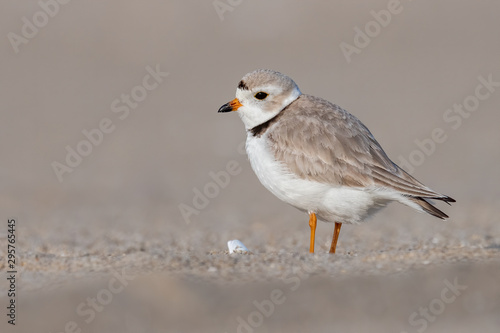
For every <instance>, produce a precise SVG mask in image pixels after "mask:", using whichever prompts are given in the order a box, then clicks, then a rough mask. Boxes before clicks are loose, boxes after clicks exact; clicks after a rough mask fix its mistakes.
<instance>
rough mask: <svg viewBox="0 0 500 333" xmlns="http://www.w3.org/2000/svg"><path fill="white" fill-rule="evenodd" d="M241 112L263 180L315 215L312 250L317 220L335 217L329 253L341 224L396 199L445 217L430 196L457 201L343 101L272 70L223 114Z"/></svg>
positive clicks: (246, 86)
mask: <svg viewBox="0 0 500 333" xmlns="http://www.w3.org/2000/svg"><path fill="white" fill-rule="evenodd" d="M229 111H238V114H239V115H240V117H241V120H242V121H243V123H244V125H245V128H246V130H247V141H246V151H247V154H248V158H249V160H250V164H251V165H252V168H253V170H254V172H255V174H256V175H257V177H258V178H259V180H260V182H261V183H262V184H263V185H264V186H265V187H266V188H267V189H268V190H269V191H271V192H272V193H273V194H274V195H275V196H277V197H278V198H280V199H281V200H283V201H284V202H286V203H288V204H290V205H292V206H294V207H296V208H298V209H300V210H302V211H304V212H307V213H308V214H309V226H310V228H311V241H310V248H309V251H310V252H314V238H315V231H316V222H317V218H319V219H320V220H323V221H325V222H335V229H334V233H333V239H332V244H331V247H330V253H335V249H336V246H337V240H338V236H339V233H340V228H341V226H342V223H354V224H357V223H360V222H362V221H363V220H364V219H365V218H367V217H369V216H370V215H372V214H374V213H375V212H377V211H378V210H380V209H381V208H383V207H384V206H386V205H387V204H388V203H389V202H392V201H398V202H400V203H402V204H404V205H407V206H410V207H412V208H414V209H416V210H419V211H423V212H426V213H429V214H431V215H433V216H436V217H439V218H441V219H445V218H447V217H448V216H447V215H446V214H445V213H443V212H442V211H440V210H439V209H437V208H436V207H434V206H433V204H432V203H431V201H429V199H435V200H442V201H444V202H446V203H450V202H455V200H454V199H452V198H450V197H449V196H446V195H443V194H439V193H437V192H434V191H433V190H431V189H430V188H428V187H427V186H425V185H424V184H422V183H420V182H419V181H418V180H416V179H415V178H413V177H412V176H410V175H409V174H408V173H406V172H405V171H404V170H403V169H401V168H400V167H398V166H397V165H396V164H395V163H394V162H392V161H391V160H390V159H389V157H388V156H387V155H386V153H385V152H384V150H383V149H382V147H381V146H380V144H379V143H378V142H377V140H375V138H374V137H373V135H372V134H371V133H370V131H369V130H368V128H367V127H366V126H365V125H363V123H362V122H361V121H360V120H359V119H358V118H356V117H355V116H353V115H352V114H350V113H349V112H347V111H346V110H344V109H342V108H340V107H339V106H337V105H335V104H332V103H330V102H328V101H326V100H324V99H322V98H319V97H314V96H311V95H304V94H302V93H301V92H300V90H299V87H298V86H297V85H296V84H295V82H294V81H293V80H292V79H291V78H289V77H288V76H286V75H283V74H281V73H279V72H275V71H272V70H256V71H254V72H251V73H248V74H246V75H245V76H244V77H243V79H242V80H241V81H240V82H239V84H238V87H237V89H236V98H235V99H234V100H232V101H231V102H229V103H227V104H224V105H223V106H222V107H221V108H220V109H219V112H229Z"/></svg>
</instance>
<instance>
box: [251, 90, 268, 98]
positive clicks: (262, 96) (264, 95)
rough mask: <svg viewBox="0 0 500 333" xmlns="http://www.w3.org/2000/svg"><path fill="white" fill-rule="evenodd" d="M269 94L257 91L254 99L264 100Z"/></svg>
mask: <svg viewBox="0 0 500 333" xmlns="http://www.w3.org/2000/svg"><path fill="white" fill-rule="evenodd" d="M268 95H269V94H268V93H265V92H263V91H259V92H258V93H256V94H255V96H254V97H255V98H257V99H265V98H266V97H267V96H268Z"/></svg>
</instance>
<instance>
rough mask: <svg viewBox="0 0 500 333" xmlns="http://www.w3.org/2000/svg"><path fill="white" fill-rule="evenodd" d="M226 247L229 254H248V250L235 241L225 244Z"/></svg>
mask: <svg viewBox="0 0 500 333" xmlns="http://www.w3.org/2000/svg"><path fill="white" fill-rule="evenodd" d="M227 247H228V248H229V253H240V254H242V253H250V250H249V249H247V248H246V246H245V245H243V243H242V242H240V241H239V240H237V239H233V240H230V241H229V242H227Z"/></svg>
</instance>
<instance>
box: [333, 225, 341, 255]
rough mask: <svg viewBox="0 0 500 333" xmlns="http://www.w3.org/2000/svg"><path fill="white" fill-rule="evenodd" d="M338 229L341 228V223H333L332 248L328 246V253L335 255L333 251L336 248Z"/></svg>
mask: <svg viewBox="0 0 500 333" xmlns="http://www.w3.org/2000/svg"><path fill="white" fill-rule="evenodd" d="M340 227H342V223H337V222H335V229H334V230H333V239H332V246H330V253H335V249H336V248H337V241H338V240H339V234H340Z"/></svg>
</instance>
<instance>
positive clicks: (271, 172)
mask: <svg viewBox="0 0 500 333" xmlns="http://www.w3.org/2000/svg"><path fill="white" fill-rule="evenodd" d="M246 150H247V154H248V158H249V160H250V164H251V165H252V169H253V170H254V172H255V174H256V175H257V177H258V178H259V180H260V182H261V183H262V185H264V186H265V187H266V188H267V189H268V190H269V191H271V192H272V193H273V194H274V195H275V196H277V197H278V198H280V199H281V200H283V201H284V202H286V203H288V204H290V205H292V206H294V207H296V208H298V209H300V210H303V211H306V212H314V213H316V214H317V215H318V217H319V218H320V219H321V220H323V221H326V222H341V223H359V222H362V220H364V219H365V218H366V217H368V216H369V215H371V214H373V213H374V212H376V211H378V210H379V209H380V208H382V207H384V206H385V205H386V204H387V202H388V201H389V200H395V199H396V198H392V194H390V193H385V192H379V191H377V190H375V189H374V190H370V189H361V188H352V187H346V186H332V185H329V184H322V183H318V182H315V181H310V180H306V179H301V178H299V177H297V176H296V175H295V174H293V173H292V172H291V171H290V170H289V169H288V168H287V167H286V166H285V165H283V163H281V162H279V161H277V160H276V159H275V157H274V155H273V153H272V152H271V150H270V149H269V146H268V139H267V135H266V133H264V135H262V136H261V137H255V136H253V135H252V134H251V132H249V133H248V137H247V142H246Z"/></svg>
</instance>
